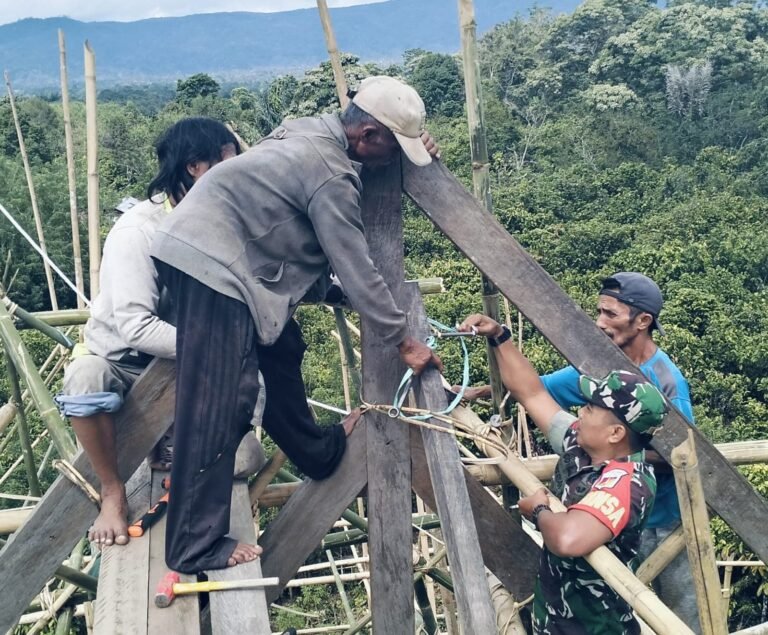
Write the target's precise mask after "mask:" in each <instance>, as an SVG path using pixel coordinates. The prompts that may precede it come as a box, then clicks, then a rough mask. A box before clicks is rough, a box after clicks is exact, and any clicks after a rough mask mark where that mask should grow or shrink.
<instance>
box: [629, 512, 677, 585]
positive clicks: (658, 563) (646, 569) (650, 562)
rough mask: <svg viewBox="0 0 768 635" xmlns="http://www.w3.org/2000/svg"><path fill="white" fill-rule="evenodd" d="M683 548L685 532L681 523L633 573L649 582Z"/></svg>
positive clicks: (641, 579) (643, 580) (644, 582)
mask: <svg viewBox="0 0 768 635" xmlns="http://www.w3.org/2000/svg"><path fill="white" fill-rule="evenodd" d="M683 549H685V533H684V532H683V527H682V525H681V526H680V527H678V528H677V529H675V531H673V532H672V533H671V534H669V536H667V537H666V538H665V539H664V541H663V542H662V543H661V544H660V545H659V546H658V547H656V549H654V550H653V553H652V554H651V555H650V556H648V557H647V558H646V559H645V561H644V562H643V564H641V565H640V567H639V568H638V570H637V572H636V573H635V575H636V576H637V579H638V580H640V582H642V583H643V584H650V583H651V582H652V581H653V580H655V579H656V577H657V576H658V575H659V574H660V573H661V572H662V571H664V569H665V568H666V567H667V565H668V564H669V563H670V562H672V561H673V560H674V559H675V558H677V555H678V554H679V553H680V552H681V551H682V550H683Z"/></svg>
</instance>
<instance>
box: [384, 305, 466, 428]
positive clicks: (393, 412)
mask: <svg viewBox="0 0 768 635" xmlns="http://www.w3.org/2000/svg"><path fill="white" fill-rule="evenodd" d="M427 321H428V322H429V324H430V326H432V327H433V328H434V329H437V330H438V331H440V332H443V333H457V332H458V331H457V330H456V329H455V328H453V327H450V326H446V325H445V324H442V323H440V322H438V321H437V320H433V319H431V318H428V319H427ZM460 342H461V349H462V351H463V353H464V369H463V372H462V377H461V390H459V392H458V394H457V395H456V397H454V399H453V401H451V403H450V404H448V407H447V408H445V410H441V411H440V412H436V413H429V414H424V415H414V416H412V417H409V419H416V420H418V421H426V420H427V419H430V418H431V417H432V416H433V414H436V415H447V414H450V413H451V412H452V411H453V409H454V408H455V407H456V406H458V405H459V404H460V403H461V400H462V399H463V398H464V391H465V390H466V389H467V386H469V351H467V345H466V344H465V343H464V340H463V339H461V340H460ZM426 344H427V346H429V348H431V349H432V350H435V349H436V348H437V338H435V336H434V335H430V336H429V337H428V338H427V342H426ZM412 379H413V369H411V368H409V369H408V370H407V371H405V374H404V375H403V378H402V379H401V380H400V385H399V386H398V387H397V390H396V391H395V398H394V400H393V402H392V403H393V404H394V405H393V406H392V407H391V408H390V409H389V413H388V414H389V416H390V417H392V418H393V419H397V418H398V417H399V416H400V410H401V408H402V407H403V403H404V402H405V399H406V397H407V396H408V391H409V390H410V388H411V380H412Z"/></svg>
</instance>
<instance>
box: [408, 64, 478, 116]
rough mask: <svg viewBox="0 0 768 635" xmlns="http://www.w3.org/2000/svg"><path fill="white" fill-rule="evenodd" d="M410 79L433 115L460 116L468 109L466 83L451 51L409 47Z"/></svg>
mask: <svg viewBox="0 0 768 635" xmlns="http://www.w3.org/2000/svg"><path fill="white" fill-rule="evenodd" d="M405 68H406V76H405V77H406V79H407V80H408V83H410V84H411V86H413V87H414V88H415V89H416V90H417V91H418V92H419V95H421V98H422V99H423V100H424V104H425V106H426V108H427V114H428V115H429V116H444V117H458V116H460V115H461V113H462V112H463V111H464V83H463V82H462V79H461V75H460V74H459V65H458V64H457V62H456V60H455V59H454V58H453V57H451V56H450V55H443V54H441V53H429V52H427V51H406V53H405Z"/></svg>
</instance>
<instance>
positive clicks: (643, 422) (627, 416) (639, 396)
mask: <svg viewBox="0 0 768 635" xmlns="http://www.w3.org/2000/svg"><path fill="white" fill-rule="evenodd" d="M579 388H580V389H581V394H582V395H584V397H585V398H586V399H587V401H589V402H590V403H593V404H595V405H596V406H600V407H601V408H606V409H607V410H610V411H611V412H612V413H613V414H615V415H616V416H617V417H618V418H619V420H620V421H621V422H622V423H625V424H626V425H627V426H629V427H630V428H631V429H632V430H634V431H635V432H637V433H638V434H653V433H654V432H656V430H657V429H658V428H660V427H661V425H662V422H663V421H664V415H665V414H667V412H668V408H667V404H666V403H665V402H664V397H663V396H662V394H661V392H659V389H658V388H656V386H654V385H653V384H652V383H651V382H649V381H648V380H647V379H646V378H645V377H643V376H641V375H636V374H635V373H630V372H628V371H625V370H614V371H612V372H610V373H608V374H607V375H606V376H605V377H603V378H602V379H595V378H594V377H588V376H587V375H582V376H581V377H580V378H579Z"/></svg>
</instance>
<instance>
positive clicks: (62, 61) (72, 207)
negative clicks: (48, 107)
mask: <svg viewBox="0 0 768 635" xmlns="http://www.w3.org/2000/svg"><path fill="white" fill-rule="evenodd" d="M59 74H60V76H61V112H62V115H63V117H64V143H65V145H66V150H67V184H68V186H69V218H70V223H71V225H72V257H73V259H74V264H75V284H76V285H77V289H78V290H79V291H80V294H75V295H76V297H77V308H78V309H82V308H83V307H84V306H85V303H84V302H83V296H84V295H85V288H84V282H83V259H82V254H81V251H80V222H79V220H78V216H77V184H76V181H75V150H74V144H73V142H72V117H71V114H70V111H69V81H68V79H67V45H66V43H65V42H64V31H62V30H61V29H59Z"/></svg>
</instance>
